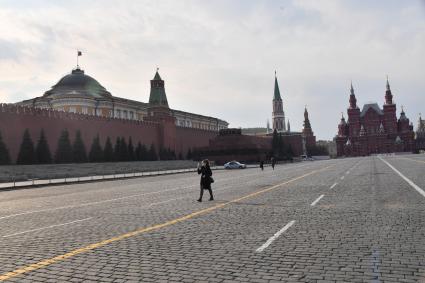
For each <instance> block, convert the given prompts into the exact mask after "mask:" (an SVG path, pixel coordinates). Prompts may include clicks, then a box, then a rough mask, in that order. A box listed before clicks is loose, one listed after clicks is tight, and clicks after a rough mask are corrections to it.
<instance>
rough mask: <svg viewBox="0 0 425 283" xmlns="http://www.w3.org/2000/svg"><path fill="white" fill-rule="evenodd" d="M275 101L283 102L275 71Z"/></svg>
mask: <svg viewBox="0 0 425 283" xmlns="http://www.w3.org/2000/svg"><path fill="white" fill-rule="evenodd" d="M273 99H275V100H282V98H281V97H280V90H279V84H278V82H277V76H276V71H274V96H273Z"/></svg>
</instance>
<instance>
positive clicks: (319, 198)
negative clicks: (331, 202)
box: [310, 195, 325, 206]
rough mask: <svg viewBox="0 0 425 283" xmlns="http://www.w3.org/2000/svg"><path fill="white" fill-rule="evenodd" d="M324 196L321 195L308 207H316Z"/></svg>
mask: <svg viewBox="0 0 425 283" xmlns="http://www.w3.org/2000/svg"><path fill="white" fill-rule="evenodd" d="M324 196H325V195H321V196H320V197H318V198H317V199H316V200H315V201H313V202H312V203H311V204H310V205H311V206H315V205H316V203H318V202H319V201H320V200H321V199H322V197H324Z"/></svg>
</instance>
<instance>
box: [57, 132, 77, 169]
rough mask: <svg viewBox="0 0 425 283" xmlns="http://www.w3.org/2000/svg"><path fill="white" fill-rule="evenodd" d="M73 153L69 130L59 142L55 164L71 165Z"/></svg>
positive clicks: (62, 134)
mask: <svg viewBox="0 0 425 283" xmlns="http://www.w3.org/2000/svg"><path fill="white" fill-rule="evenodd" d="M72 153H73V152H72V146H71V141H70V140H69V134H68V130H67V129H65V130H63V131H62V133H61V135H60V137H59V140H58V147H57V149H56V153H55V163H71V162H72Z"/></svg>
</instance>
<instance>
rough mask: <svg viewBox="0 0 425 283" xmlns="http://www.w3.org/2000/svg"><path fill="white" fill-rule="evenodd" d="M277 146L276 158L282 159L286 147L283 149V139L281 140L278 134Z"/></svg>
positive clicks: (280, 135)
mask: <svg viewBox="0 0 425 283" xmlns="http://www.w3.org/2000/svg"><path fill="white" fill-rule="evenodd" d="M277 144H278V157H279V158H281V159H283V158H284V157H285V155H286V147H285V144H284V142H283V138H282V134H281V133H279V137H278V142H277Z"/></svg>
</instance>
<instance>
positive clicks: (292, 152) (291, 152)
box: [287, 144, 294, 159]
mask: <svg viewBox="0 0 425 283" xmlns="http://www.w3.org/2000/svg"><path fill="white" fill-rule="evenodd" d="M287 156H288V157H289V159H292V158H293V157H294V150H293V149H292V146H291V145H290V144H289V145H288V147H287Z"/></svg>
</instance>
